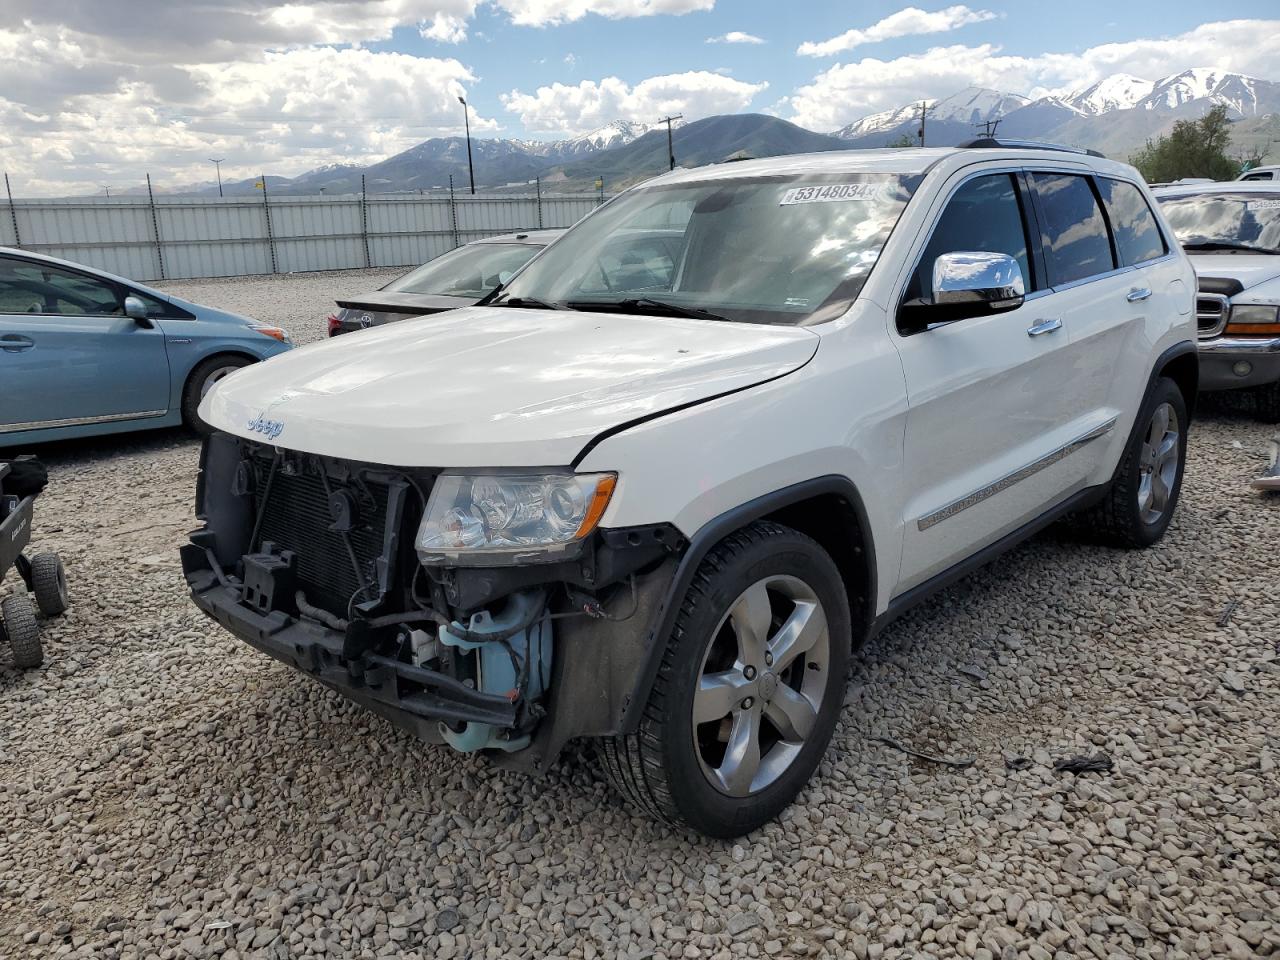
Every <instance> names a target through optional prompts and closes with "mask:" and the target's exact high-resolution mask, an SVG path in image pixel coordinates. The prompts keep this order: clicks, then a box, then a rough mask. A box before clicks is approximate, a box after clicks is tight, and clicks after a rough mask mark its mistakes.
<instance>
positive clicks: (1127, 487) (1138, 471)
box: [1077, 377, 1188, 548]
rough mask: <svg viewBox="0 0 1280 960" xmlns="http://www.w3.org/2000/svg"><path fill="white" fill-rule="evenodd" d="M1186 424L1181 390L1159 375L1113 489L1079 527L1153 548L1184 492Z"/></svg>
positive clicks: (1119, 542) (1115, 542)
mask: <svg viewBox="0 0 1280 960" xmlns="http://www.w3.org/2000/svg"><path fill="white" fill-rule="evenodd" d="M1187 425H1188V417H1187V404H1186V401H1185V400H1184V399H1183V396H1182V391H1181V390H1179V389H1178V385H1177V384H1176V383H1174V382H1173V381H1172V380H1169V379H1167V378H1164V377H1161V378H1160V379H1159V380H1157V381H1156V382H1155V385H1154V386H1153V387H1152V390H1151V392H1150V393H1149V394H1148V395H1147V398H1146V400H1145V401H1144V402H1143V404H1142V408H1141V410H1140V411H1139V412H1138V419H1137V421H1136V423H1135V425H1134V429H1133V433H1132V435H1131V436H1130V437H1129V444H1128V446H1127V447H1126V448H1125V452H1124V456H1123V457H1121V459H1120V465H1119V466H1118V467H1116V472H1115V476H1114V478H1113V479H1112V481H1111V487H1110V489H1109V490H1108V491H1107V494H1106V496H1105V497H1104V498H1103V500H1102V501H1101V502H1100V503H1098V504H1097V505H1096V506H1094V507H1092V508H1091V509H1090V510H1088V511H1087V512H1085V513H1084V514H1082V515H1081V516H1080V517H1079V518H1078V519H1077V526H1078V527H1079V528H1081V529H1082V530H1083V531H1084V532H1086V533H1088V534H1091V535H1092V536H1093V537H1094V538H1095V539H1098V540H1100V541H1102V542H1103V543H1107V544H1110V545H1112V546H1117V547H1131V548H1132V547H1149V546H1151V545H1152V544H1154V543H1156V542H1157V541H1158V540H1159V539H1160V538H1161V537H1163V536H1164V534H1165V531H1166V530H1168V529H1169V524H1170V523H1171V522H1172V521H1173V513H1174V510H1175V509H1176V508H1177V506H1178V495H1179V494H1180V493H1181V491H1182V475H1183V471H1184V469H1185V467H1186V462H1187Z"/></svg>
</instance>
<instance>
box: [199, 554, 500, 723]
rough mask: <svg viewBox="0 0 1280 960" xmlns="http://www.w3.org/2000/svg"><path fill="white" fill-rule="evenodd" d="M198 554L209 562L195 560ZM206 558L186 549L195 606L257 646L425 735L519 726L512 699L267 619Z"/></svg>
mask: <svg viewBox="0 0 1280 960" xmlns="http://www.w3.org/2000/svg"><path fill="white" fill-rule="evenodd" d="M193 550H194V551H199V553H200V554H202V556H200V557H199V558H198V559H197V558H196V557H193V556H189V553H190V551H193ZM203 553H204V551H203V550H202V549H200V548H199V547H196V546H195V545H194V544H188V545H185V546H184V547H183V567H184V568H185V573H186V578H187V584H188V585H189V586H190V587H191V598H192V600H194V601H195V604H196V606H198V607H199V608H200V609H201V610H203V611H204V612H205V613H207V614H208V615H209V616H210V617H212V618H213V619H214V620H217V621H218V623H220V624H222V625H223V626H224V627H226V628H227V629H228V630H230V631H231V632H232V633H233V634H235V635H236V636H237V637H239V638H240V639H241V640H243V641H245V642H246V643H248V644H249V645H250V646H252V647H255V648H256V649H258V650H261V651H262V652H263V653H266V654H268V655H270V656H272V657H274V658H275V659H277V660H279V661H281V662H282V663H285V664H288V665H289V666H291V667H294V668H295V669H297V670H301V671H303V672H304V673H309V674H311V675H312V676H313V677H315V678H316V679H317V680H320V681H321V682H322V683H324V684H326V685H328V686H330V687H333V688H334V689H336V690H337V691H338V692H339V693H341V694H343V695H344V696H346V697H349V698H350V699H352V700H355V701H356V702H357V703H360V704H363V705H365V706H367V707H369V708H370V709H372V710H374V711H376V712H377V713H379V714H381V715H383V716H385V717H387V718H388V719H390V720H392V721H393V722H397V723H399V724H400V725H401V726H404V727H407V728H408V729H411V730H414V731H415V732H417V733H419V735H425V734H427V733H428V732H430V733H432V734H435V733H436V731H434V730H429V727H430V726H432V725H431V724H427V723H425V722H424V721H444V722H446V723H452V724H457V723H487V724H492V725H494V726H496V727H507V728H510V727H515V726H516V724H517V719H518V718H517V710H518V705H517V704H516V703H513V702H511V701H510V700H508V699H507V698H506V697H503V696H496V695H493V694H487V693H481V692H479V691H478V690H473V689H472V688H470V687H468V686H466V685H464V684H462V683H460V682H459V681H457V680H455V679H453V678H452V677H448V676H445V675H444V674H442V673H439V672H437V671H435V670H427V669H424V668H422V667H416V666H413V665H412V664H408V663H401V662H399V661H397V660H393V659H391V658H389V657H383V656H378V655H376V654H368V653H367V654H364V655H363V656H362V657H360V658H359V659H358V660H348V659H346V658H345V657H343V642H344V640H345V637H346V635H345V634H343V633H341V632H340V631H337V630H333V629H331V628H329V627H326V626H324V625H322V624H319V623H315V622H313V621H310V620H300V619H297V618H294V617H291V616H289V615H288V614H285V613H282V612H280V611H278V610H277V611H272V612H270V613H266V614H263V613H258V612H257V611H255V610H252V609H250V608H248V607H246V606H245V605H244V604H242V603H241V602H240V591H239V588H238V587H236V586H230V585H223V584H221V583H219V581H218V579H217V576H216V575H215V574H214V572H213V571H212V570H208V569H199V568H198V565H200V564H201V563H202V562H203V561H205V557H204V556H203ZM193 561H194V562H193ZM430 739H433V740H434V739H439V737H438V735H436V736H431V737H430Z"/></svg>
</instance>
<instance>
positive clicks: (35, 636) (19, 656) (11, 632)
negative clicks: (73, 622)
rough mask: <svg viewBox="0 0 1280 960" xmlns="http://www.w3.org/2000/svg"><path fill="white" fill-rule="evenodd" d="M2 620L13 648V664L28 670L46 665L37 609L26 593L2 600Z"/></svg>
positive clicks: (0, 601) (0, 605) (0, 607)
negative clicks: (37, 621)
mask: <svg viewBox="0 0 1280 960" xmlns="http://www.w3.org/2000/svg"><path fill="white" fill-rule="evenodd" d="M0 620H3V622H4V632H5V633H6V634H8V636H9V646H10V647H12V648H13V662H14V663H16V664H17V665H18V666H19V667H21V668H22V669H24V670H26V669H28V668H30V667H38V666H40V664H42V663H44V650H43V649H41V647H40V628H39V627H38V626H37V625H36V608H35V607H34V606H32V604H31V598H30V597H28V596H27V595H26V594H25V593H15V594H13V595H12V596H8V597H5V598H4V600H0Z"/></svg>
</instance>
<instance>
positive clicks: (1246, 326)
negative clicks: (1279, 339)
mask: <svg viewBox="0 0 1280 960" xmlns="http://www.w3.org/2000/svg"><path fill="white" fill-rule="evenodd" d="M1224 332H1225V333H1261V334H1274V333H1280V306H1276V305H1275V304H1273V303H1240V304H1236V305H1234V306H1233V307H1232V308H1231V314H1230V316H1229V317H1228V319H1227V329H1226V330H1225V331H1224Z"/></svg>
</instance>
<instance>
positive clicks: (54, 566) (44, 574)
mask: <svg viewBox="0 0 1280 960" xmlns="http://www.w3.org/2000/svg"><path fill="white" fill-rule="evenodd" d="M31 592H32V593H34V594H35V595H36V606H37V607H39V608H40V612H41V613H43V614H44V615H45V616H46V617H56V616H59V615H61V614H63V613H66V611H67V606H68V597H67V572H66V570H65V569H64V568H63V566H62V560H61V559H59V557H58V555H57V554H56V553H37V554H36V555H35V556H34V557H32V558H31Z"/></svg>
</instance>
